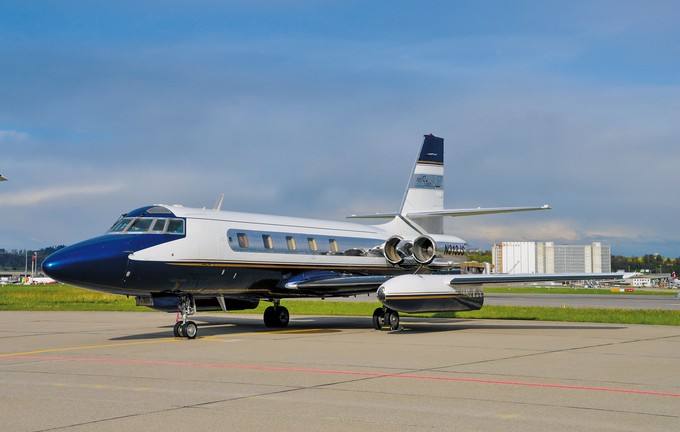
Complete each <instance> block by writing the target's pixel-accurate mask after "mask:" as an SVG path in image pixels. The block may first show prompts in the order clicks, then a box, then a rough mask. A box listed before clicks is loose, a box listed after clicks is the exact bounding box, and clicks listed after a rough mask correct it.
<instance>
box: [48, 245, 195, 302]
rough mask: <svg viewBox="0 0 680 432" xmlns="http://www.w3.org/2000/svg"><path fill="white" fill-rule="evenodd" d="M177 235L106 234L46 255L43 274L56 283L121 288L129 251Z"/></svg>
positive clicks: (147, 246) (140, 248)
mask: <svg viewBox="0 0 680 432" xmlns="http://www.w3.org/2000/svg"><path fill="white" fill-rule="evenodd" d="M183 237H184V236H183V235H176V234H142V233H140V234H105V235H102V236H99V237H95V238H92V239H89V240H85V241H83V242H80V243H76V244H74V245H72V246H68V247H66V248H64V249H60V250H58V251H56V252H54V253H53V254H52V255H50V256H48V257H47V258H45V261H43V264H42V268H43V271H44V272H45V274H46V275H48V276H49V277H51V278H52V279H55V280H57V281H59V282H63V283H67V284H71V285H75V286H79V287H83V288H90V289H96V290H107V288H116V289H118V288H120V287H121V286H122V285H123V284H124V282H125V277H126V276H125V273H126V269H127V266H128V256H129V255H130V254H131V253H132V252H137V251H140V250H143V249H147V248H150V247H152V246H156V245H159V244H162V243H167V242H169V241H173V240H178V239H181V238H183Z"/></svg>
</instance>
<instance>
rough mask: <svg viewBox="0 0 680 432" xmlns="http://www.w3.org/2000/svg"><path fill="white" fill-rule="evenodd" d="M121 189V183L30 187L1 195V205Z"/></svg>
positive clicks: (37, 201) (25, 204)
mask: <svg viewBox="0 0 680 432" xmlns="http://www.w3.org/2000/svg"><path fill="white" fill-rule="evenodd" d="M120 189H121V185H119V184H99V185H97V184H93V185H76V186H52V187H48V188H41V189H28V190H23V191H18V192H14V193H12V194H3V195H0V205H2V206H8V207H11V206H14V207H24V206H33V205H36V204H41V203H44V202H46V201H54V200H59V199H63V198H67V197H68V198H73V197H82V196H88V195H105V194H110V193H113V192H116V191H119V190H120Z"/></svg>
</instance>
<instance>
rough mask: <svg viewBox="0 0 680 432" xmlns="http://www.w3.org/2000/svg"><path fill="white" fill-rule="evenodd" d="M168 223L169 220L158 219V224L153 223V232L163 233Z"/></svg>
mask: <svg viewBox="0 0 680 432" xmlns="http://www.w3.org/2000/svg"><path fill="white" fill-rule="evenodd" d="M166 221H167V219H156V222H154V223H153V227H151V231H159V232H163V230H165V222H166Z"/></svg>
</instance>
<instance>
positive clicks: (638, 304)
mask: <svg viewBox="0 0 680 432" xmlns="http://www.w3.org/2000/svg"><path fill="white" fill-rule="evenodd" d="M484 304H486V305H497V306H543V307H563V306H567V307H572V308H596V309H648V310H676V311H680V299H679V298H677V297H675V296H669V295H621V294H613V295H607V294H597V295H592V294H591V295H587V294H586V295H577V294H486V293H485V294H484Z"/></svg>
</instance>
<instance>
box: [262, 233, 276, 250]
mask: <svg viewBox="0 0 680 432" xmlns="http://www.w3.org/2000/svg"><path fill="white" fill-rule="evenodd" d="M262 243H263V244H264V248H265V249H274V240H272V236H270V235H269V234H262Z"/></svg>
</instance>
